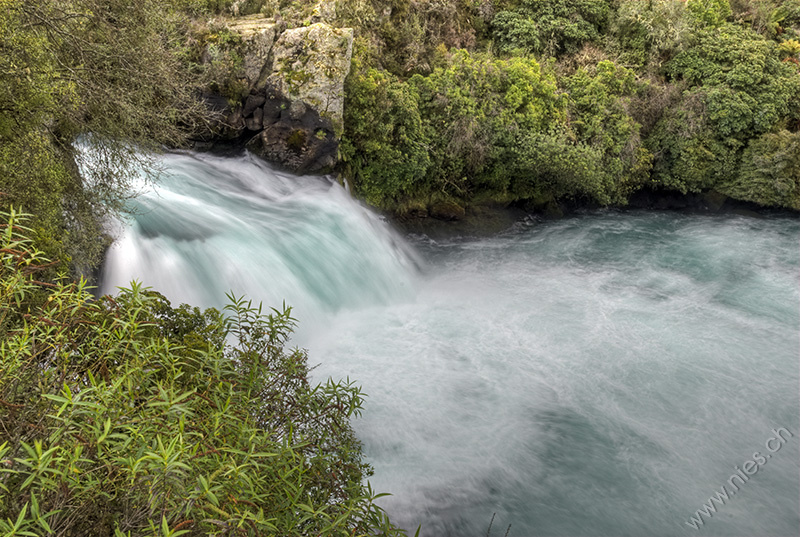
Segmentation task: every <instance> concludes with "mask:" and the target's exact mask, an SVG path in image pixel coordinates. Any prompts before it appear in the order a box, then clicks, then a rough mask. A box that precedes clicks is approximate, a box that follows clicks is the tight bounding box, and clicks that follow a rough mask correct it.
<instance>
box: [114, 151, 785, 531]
mask: <svg viewBox="0 0 800 537" xmlns="http://www.w3.org/2000/svg"><path fill="white" fill-rule="evenodd" d="M165 165H166V172H167V173H166V177H165V180H164V182H163V183H162V184H161V185H160V186H159V188H158V189H157V190H154V191H151V192H149V193H147V194H146V195H145V196H144V197H141V198H140V199H139V200H138V202H137V203H138V209H139V212H140V213H141V214H140V215H138V216H136V217H135V218H133V219H132V220H131V222H130V224H129V227H128V228H127V229H126V231H125V234H124V236H123V237H122V238H121V239H120V241H119V243H118V245H117V246H116V247H115V249H113V250H112V252H111V254H110V257H109V261H108V264H107V267H106V272H105V274H106V276H105V283H104V285H105V289H112V288H113V286H114V285H121V284H123V283H124V282H126V281H127V280H129V279H131V278H133V277H135V278H138V279H140V280H143V281H144V282H145V283H147V284H150V285H154V286H156V287H157V288H158V289H159V290H161V291H162V292H164V293H165V294H166V295H167V296H168V297H170V298H171V299H173V300H175V301H191V302H193V303H200V304H202V305H216V306H220V305H222V304H223V303H224V293H225V291H227V290H229V289H232V290H233V291H234V292H236V293H237V294H243V293H246V294H247V295H249V296H250V297H252V298H254V299H256V300H264V301H265V303H267V304H269V305H278V304H280V302H281V301H283V300H286V301H287V303H288V304H291V305H295V306H296V307H297V313H298V316H299V317H300V319H301V330H300V332H299V333H298V335H297V337H296V339H295V343H297V344H298V345H300V346H303V347H306V348H308V349H309V351H310V360H311V363H312V364H316V363H319V364H320V366H319V367H318V369H317V370H315V374H316V375H317V377H318V378H319V379H320V380H322V379H323V378H324V377H327V376H333V377H334V378H344V377H346V376H350V377H351V378H354V379H357V380H358V381H359V382H360V383H361V384H362V385H363V387H364V391H365V392H366V393H367V394H369V398H368V399H367V402H366V410H365V412H364V415H363V417H362V418H361V419H359V420H357V421H356V422H355V426H356V429H357V432H358V434H359V437H360V438H361V439H362V441H363V442H364V446H365V451H366V454H367V457H368V460H369V461H370V462H371V463H372V464H373V465H374V467H375V475H374V476H373V478H372V479H371V481H372V484H373V486H374V487H375V488H377V489H378V490H382V491H389V492H392V493H393V494H394V495H393V496H392V497H390V498H386V499H384V500H383V503H382V505H384V506H385V507H386V508H387V509H388V511H389V513H390V515H392V517H393V518H394V519H395V520H396V521H398V522H400V523H401V524H402V525H404V526H405V527H408V528H409V529H411V530H412V533H413V530H414V529H415V528H416V526H417V524H422V525H423V530H422V532H421V533H422V534H423V535H429V536H438V535H460V536H469V535H485V534H486V531H487V527H488V525H489V521H490V520H491V517H492V513H497V515H496V518H495V522H494V529H493V530H492V534H493V535H498V534H500V535H502V534H503V533H504V532H505V529H506V526H507V525H508V524H512V528H511V532H510V534H509V535H694V534H700V535H730V534H736V535H794V534H798V530H800V516H798V502H800V482H799V481H800V462H798V461H799V459H800V411H799V407H800V404H799V402H798V385H799V384H800V371H799V370H798V363H799V362H798V355H799V351H800V331H799V330H798V328H800V308H799V307H798V305H799V304H800V285H798V279H797V276H798V268H799V267H800V249H798V239H799V238H800V223H799V222H798V220H797V219H794V218H788V217H786V218H784V217H774V218H769V219H753V218H748V217H742V216H720V217H707V216H685V215H679V214H673V213H659V214H656V213H613V212H608V213H598V214H593V215H587V216H581V217H574V218H568V219H565V220H561V221H557V222H547V223H541V224H534V225H519V226H517V227H515V228H514V229H512V230H509V231H508V232H507V233H505V234H502V235H500V236H497V237H493V238H490V239H481V240H468V239H464V240H453V241H450V242H438V243H437V242H435V241H430V240H422V239H417V240H415V245H414V249H415V250H416V253H414V252H413V251H411V248H410V247H409V246H408V245H406V244H405V242H404V241H403V240H402V239H400V238H399V237H398V236H397V235H396V234H395V233H393V232H392V231H391V230H390V229H389V228H388V227H387V226H386V225H385V224H384V223H383V222H381V221H380V219H378V218H376V217H375V216H374V215H372V214H370V213H369V212H368V211H366V210H365V209H363V208H362V207H361V206H359V205H358V204H356V203H354V202H353V201H352V200H351V199H350V198H349V197H348V196H347V194H346V193H345V192H344V190H343V189H341V188H340V187H339V186H338V185H335V184H332V183H330V182H328V181H325V180H323V179H319V178H296V177H291V176H289V175H286V174H281V173H277V172H274V171H272V170H270V169H269V168H268V167H266V166H265V165H263V164H260V163H259V162H258V161H256V160H253V159H250V158H245V159H219V158H213V157H197V156H192V155H181V156H169V157H166V160H165ZM419 258H422V259H423V260H424V261H423V262H420V261H419ZM417 267H422V268H421V272H420V270H419V269H418V268H417ZM779 427H785V428H787V429H789V430H790V431H791V432H793V433H794V434H795V436H794V437H792V438H790V439H789V440H788V441H787V442H786V444H785V445H784V446H783V447H782V448H781V449H780V451H779V452H776V453H774V454H772V457H771V458H770V459H769V460H768V463H767V464H764V465H763V466H762V467H761V468H760V469H759V470H758V473H757V474H756V475H754V476H752V477H751V478H750V479H749V481H748V482H747V483H745V484H744V485H742V487H741V490H740V491H739V492H738V493H737V494H736V495H735V496H733V497H732V498H731V499H730V500H729V501H728V502H727V503H726V505H724V506H721V507H718V512H717V513H715V514H714V516H713V517H712V518H711V519H707V520H706V523H705V524H704V525H703V526H702V527H701V528H700V529H699V530H695V529H692V528H690V527H689V526H687V525H686V521H687V520H689V517H690V516H693V515H694V514H695V511H696V510H697V509H699V508H701V507H702V504H703V503H704V502H706V501H707V500H708V498H709V497H710V496H711V495H713V494H714V493H715V491H717V490H719V488H720V487H721V486H722V485H723V484H726V483H727V482H728V479H729V478H730V476H731V475H732V474H734V473H735V471H736V468H735V467H736V466H738V467H739V468H741V467H742V465H743V463H745V462H746V461H748V460H751V459H752V457H753V453H754V452H756V451H758V452H761V453H762V454H764V453H766V449H765V447H764V443H765V442H766V441H767V440H768V439H769V438H771V437H772V436H774V435H773V433H772V430H773V429H775V428H779Z"/></svg>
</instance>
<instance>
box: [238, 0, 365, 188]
mask: <svg viewBox="0 0 800 537" xmlns="http://www.w3.org/2000/svg"><path fill="white" fill-rule="evenodd" d="M329 4H330V5H328V4H326V3H324V2H322V3H320V5H321V7H320V8H319V9H318V10H317V11H319V13H318V14H317V17H318V19H323V20H324V19H328V17H332V16H333V15H332V12H331V10H332V9H334V8H333V7H331V6H334V5H335V4H333V2H329ZM228 28H229V29H231V30H234V31H237V32H238V33H239V34H240V35H241V36H242V41H243V58H244V76H245V77H246V78H247V82H248V85H249V87H250V92H249V95H248V96H247V97H246V98H245V99H244V100H243V101H242V103H241V106H240V107H236V108H235V110H234V111H233V113H232V114H231V115H230V117H229V122H228V123H229V125H230V126H231V127H235V128H236V129H239V131H240V132H243V133H245V134H246V135H247V136H248V137H251V139H250V141H249V142H248V144H247V147H248V149H250V150H251V151H252V152H254V153H256V154H257V155H259V156H261V157H262V158H264V159H266V160H269V161H272V162H276V163H278V164H281V165H283V166H284V167H286V168H288V169H290V170H292V171H294V172H297V173H315V172H326V171H330V169H331V168H333V166H334V165H335V164H336V162H337V158H338V157H337V155H338V147H339V138H340V137H341V134H342V130H343V127H344V80H345V78H346V77H347V75H348V73H349V72H350V60H351V58H352V54H353V30H352V29H350V28H333V27H332V26H330V25H328V24H326V23H324V22H317V23H315V24H311V25H310V26H307V27H303V28H292V29H289V30H285V31H283V30H284V27H282V25H280V24H276V23H275V22H274V21H270V20H268V19H263V18H258V17H246V18H242V19H237V20H235V21H234V22H232V23H230V24H228ZM233 123H236V125H235V126H234V125H233Z"/></svg>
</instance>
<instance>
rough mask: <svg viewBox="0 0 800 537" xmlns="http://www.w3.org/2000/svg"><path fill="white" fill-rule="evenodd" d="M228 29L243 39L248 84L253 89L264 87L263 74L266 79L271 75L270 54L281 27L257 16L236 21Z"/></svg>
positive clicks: (245, 73) (229, 24) (270, 20)
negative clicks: (259, 86)
mask: <svg viewBox="0 0 800 537" xmlns="http://www.w3.org/2000/svg"><path fill="white" fill-rule="evenodd" d="M227 27H228V29H230V30H231V31H234V32H237V33H238V34H239V35H240V36H241V38H242V43H243V45H242V57H243V60H244V61H243V63H244V66H243V67H244V75H245V77H246V78H247V82H248V83H249V84H250V86H251V87H253V86H257V85H261V87H263V85H264V80H263V79H262V74H263V75H264V77H266V76H267V75H269V71H270V62H269V58H270V52H271V51H272V47H273V45H274V44H275V39H276V38H277V36H278V34H279V33H280V25H279V24H277V23H276V22H275V21H274V20H273V19H267V18H264V17H262V16H259V15H256V16H250V17H242V18H239V19H235V20H233V21H231V22H230V23H228V25H227ZM262 72H263V73H262Z"/></svg>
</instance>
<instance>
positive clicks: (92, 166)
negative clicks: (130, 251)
mask: <svg viewBox="0 0 800 537" xmlns="http://www.w3.org/2000/svg"><path fill="white" fill-rule="evenodd" d="M187 32H188V21H187V20H186V18H185V17H182V16H180V14H179V13H178V12H177V11H175V7H174V6H172V5H171V4H170V3H169V2H162V1H160V0H141V1H136V2H129V1H127V0H63V1H60V0H59V1H56V0H0V202H1V203H2V206H3V207H5V208H6V209H7V208H8V207H10V206H11V205H15V206H17V207H21V208H22V209H23V210H25V211H27V212H29V213H31V214H32V215H33V220H32V221H31V226H32V228H33V230H34V231H33V233H34V237H35V238H36V240H37V244H38V245H39V246H40V247H43V248H45V249H46V250H47V252H48V254H50V255H52V256H54V257H57V258H58V259H60V260H63V261H66V262H69V261H72V264H73V266H75V265H82V266H85V267H90V266H92V265H94V264H96V262H97V261H98V259H99V256H100V254H101V252H102V250H103V248H104V243H103V241H102V240H101V236H102V230H101V228H100V217H101V216H102V215H103V214H106V213H107V212H108V211H114V210H116V209H117V208H119V204H120V201H121V200H122V199H123V198H124V197H125V196H127V195H129V192H128V182H129V179H130V177H131V172H132V166H131V164H137V165H142V164H146V162H143V160H144V159H143V158H142V157H141V155H142V154H143V153H141V152H133V151H132V150H131V146H130V143H131V142H135V143H136V144H137V145H138V146H139V147H140V148H157V147H158V146H159V144H170V145H180V144H181V143H182V142H183V140H184V139H185V137H186V134H187V133H188V132H191V131H192V130H193V129H194V128H196V127H198V126H200V124H202V122H203V121H205V119H206V117H207V114H206V112H205V111H204V107H203V106H202V103H201V102H200V100H199V99H198V98H197V97H198V96H199V93H198V91H199V88H200V83H199V82H200V81H199V80H197V76H196V75H195V74H193V72H192V69H191V66H190V65H189V64H188V63H187V62H186V61H184V58H185V54H186V46H187V40H186V39H185V36H186V35H187ZM82 135H83V136H87V135H91V139H92V142H93V146H94V151H93V153H92V158H85V154H84V153H81V152H80V151H79V150H78V148H77V147H76V140H78V139H79V138H78V137H80V136H82ZM137 160H138V161H139V162H136V161H137ZM78 166H80V167H81V169H82V174H79V173H78Z"/></svg>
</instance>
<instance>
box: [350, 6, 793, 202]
mask: <svg viewBox="0 0 800 537" xmlns="http://www.w3.org/2000/svg"><path fill="white" fill-rule="evenodd" d="M389 4H391V7H385V6H383V4H382V3H380V2H370V1H368V0H339V2H338V3H337V5H338V6H339V8H340V9H339V12H340V18H341V24H349V25H353V26H355V27H356V29H357V30H358V32H359V34H358V35H359V37H358V41H357V46H356V52H355V57H354V61H353V70H352V71H351V74H350V77H349V79H348V81H347V86H346V99H347V101H346V107H345V114H346V118H345V123H346V125H345V127H346V128H345V139H344V141H343V148H342V156H343V158H344V161H345V163H344V164H345V165H344V172H345V174H346V175H347V176H348V177H349V178H350V179H351V180H352V181H353V182H354V184H355V186H356V189H357V191H358V192H359V193H360V194H361V195H363V196H364V197H365V198H366V199H367V200H368V201H370V202H371V203H373V204H376V205H378V206H381V207H385V208H389V209H393V210H395V211H400V212H403V211H406V210H416V209H417V208H419V207H425V206H426V205H430V204H431V203H433V202H435V201H437V200H440V199H442V198H445V199H448V200H451V201H456V202H458V203H460V204H468V203H474V202H479V201H482V200H483V201H486V200H492V201H498V202H503V203H507V202H513V201H519V202H526V201H527V202H532V203H533V204H534V205H536V204H539V203H541V202H542V201H543V200H547V199H576V200H579V201H581V200H582V202H584V203H585V202H590V203H597V204H601V205H606V204H623V205H624V204H625V203H626V202H627V200H628V199H629V198H630V196H631V194H633V193H634V192H636V191H637V190H639V189H642V188H645V189H651V190H674V191H677V192H682V193H687V192H698V191H706V190H717V191H719V192H722V193H724V194H726V195H728V196H731V197H733V198H736V199H740V200H746V201H751V202H755V203H758V204H761V205H766V206H779V207H789V208H794V207H796V206H797V205H798V204H799V203H800V200H798V199H797V198H796V197H793V196H796V192H797V189H796V188H795V185H796V176H794V175H791V174H789V175H786V174H787V173H788V171H787V170H791V169H792V168H791V166H788V165H786V164H785V159H784V160H780V159H779V161H780V163H779V161H776V160H770V159H761V160H759V162H760V163H761V164H760V168H759V169H760V171H759V172H758V174H755V172H754V171H753V169H752V167H753V162H754V161H753V151H755V150H756V149H755V148H757V147H758V148H763V147H766V146H765V144H767V143H769V144H773V145H774V144H775V143H776V142H775V140H778V139H779V138H781V137H782V136H785V135H782V134H780V133H782V132H784V133H788V134H795V133H797V132H798V128H800V121H799V120H800V113H799V112H798V103H800V42H798V40H797V38H798V31H800V2H799V1H797V0H739V1H735V2H729V1H728V0H688V1H687V2H684V1H682V0H649V1H647V2H641V1H637V0H622V1H620V2H583V1H580V0H496V1H490V0H483V1H478V2H461V1H458V0H437V1H433V0H406V1H399V0H396V1H393V2H389ZM381 6H383V7H381ZM431 10H436V12H437V13H443V12H449V13H450V14H451V16H450V18H449V21H450V23H449V25H448V22H447V20H446V19H441V20H439V19H436V20H439V21H440V22H439V23H438V24H437V26H436V31H432V30H431V28H432V26H431V25H432V23H429V22H425V23H423V22H422V21H419V20H417V19H415V18H413V17H411V18H406V19H402V20H401V17H400V14H402V13H424V12H429V11H431ZM387 27H388V28H391V29H392V32H394V34H391V32H388V30H387ZM390 34H391V35H390ZM456 34H457V35H460V36H461V37H462V40H461V41H460V42H456V40H454V39H453V38H452V35H456ZM448 36H449V37H448ZM412 37H413V39H412ZM412 40H416V41H415V43H416V46H415V47H414V55H413V61H412V60H410V59H409V56H408V54H406V56H404V58H405V59H403V58H398V54H399V52H398V50H408V47H407V46H406V45H402V46H400V45H398V43H408V42H411V41H412ZM398 46H399V48H398ZM534 118H536V119H534ZM776 137H777V138H776ZM781 139H782V138H781ZM767 140H770V142H767ZM773 145H770V147H773ZM779 145H781V146H783V145H785V144H779ZM781 154H783V153H781ZM769 162H773V163H774V165H775V166H776V168H775V169H771V170H770V169H766V168H765V166H768V163H769ZM754 174H755V175H754ZM756 176H758V177H760V178H761V179H759V180H755V179H753V181H755V182H753V183H750V182H749V180H750V179H749V178H755V177H756ZM767 176H770V177H772V176H774V177H778V178H780V179H779V180H778V182H777V183H769V182H765V180H764V179H763V178H764V177H767ZM734 184H735V185H736V187H733V186H732V185H734ZM772 184H775V185H779V186H775V187H774V190H773V189H771V188H772V187H771V186H770V185H772ZM787 185H791V188H789V187H788V186H787Z"/></svg>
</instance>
